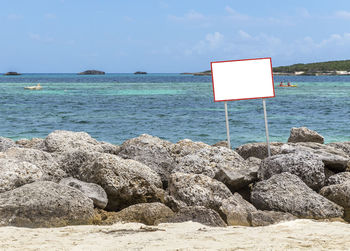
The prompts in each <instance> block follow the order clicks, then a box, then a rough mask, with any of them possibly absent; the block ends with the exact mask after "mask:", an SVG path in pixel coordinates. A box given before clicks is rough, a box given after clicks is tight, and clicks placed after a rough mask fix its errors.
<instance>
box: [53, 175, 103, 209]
mask: <svg viewBox="0 0 350 251" xmlns="http://www.w3.org/2000/svg"><path fill="white" fill-rule="evenodd" d="M59 184H60V185H64V186H70V187H73V188H75V189H78V190H79V191H81V192H82V193H83V194H85V195H86V196H87V197H88V198H90V199H91V200H92V201H93V202H94V205H95V206H96V207H98V208H101V209H104V208H105V207H106V206H107V203H108V199H107V194H106V192H105V190H103V188H102V187H101V186H99V185H97V184H94V183H87V182H84V181H81V180H78V179H75V178H72V177H68V178H64V179H62V180H61V181H60V182H59Z"/></svg>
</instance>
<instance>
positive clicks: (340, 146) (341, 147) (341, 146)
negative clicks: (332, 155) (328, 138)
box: [327, 141, 350, 157]
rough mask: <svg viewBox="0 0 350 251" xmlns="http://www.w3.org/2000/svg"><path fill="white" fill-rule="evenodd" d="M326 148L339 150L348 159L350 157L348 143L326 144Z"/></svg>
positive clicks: (349, 145)
mask: <svg viewBox="0 0 350 251" xmlns="http://www.w3.org/2000/svg"><path fill="white" fill-rule="evenodd" d="M327 145H328V146H331V147H333V148H335V149H338V150H341V151H342V152H344V153H345V154H346V155H347V156H348V157H350V141H345V142H334V143H329V144H327Z"/></svg>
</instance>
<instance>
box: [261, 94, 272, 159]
mask: <svg viewBox="0 0 350 251" xmlns="http://www.w3.org/2000/svg"><path fill="white" fill-rule="evenodd" d="M262 101H263V107H264V117H265V130H266V143H267V153H268V156H269V157H270V156H271V151H270V142H269V128H268V126H267V114H266V103H265V99H264V98H263V99H262Z"/></svg>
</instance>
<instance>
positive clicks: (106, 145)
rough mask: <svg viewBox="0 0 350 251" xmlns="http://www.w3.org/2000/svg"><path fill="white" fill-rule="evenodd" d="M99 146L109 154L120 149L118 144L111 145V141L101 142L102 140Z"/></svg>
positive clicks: (116, 152)
mask: <svg viewBox="0 0 350 251" xmlns="http://www.w3.org/2000/svg"><path fill="white" fill-rule="evenodd" d="M100 146H101V147H102V152H103V153H110V154H115V155H117V154H118V153H119V152H120V150H121V148H120V146H117V145H113V144H111V143H108V142H103V141H102V142H100Z"/></svg>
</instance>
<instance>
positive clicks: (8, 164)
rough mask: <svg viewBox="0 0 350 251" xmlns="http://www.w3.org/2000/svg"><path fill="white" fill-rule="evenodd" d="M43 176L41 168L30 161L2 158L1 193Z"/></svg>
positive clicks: (0, 171)
mask: <svg viewBox="0 0 350 251" xmlns="http://www.w3.org/2000/svg"><path fill="white" fill-rule="evenodd" d="M42 177H43V172H42V171H41V169H40V168H38V167H37V166H35V165H33V164H31V163H29V162H25V161H19V160H16V159H8V158H0V193H3V192H6V191H9V190H13V189H15V188H16V187H19V186H22V185H24V184H27V183H31V182H34V181H38V180H41V179H42Z"/></svg>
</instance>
